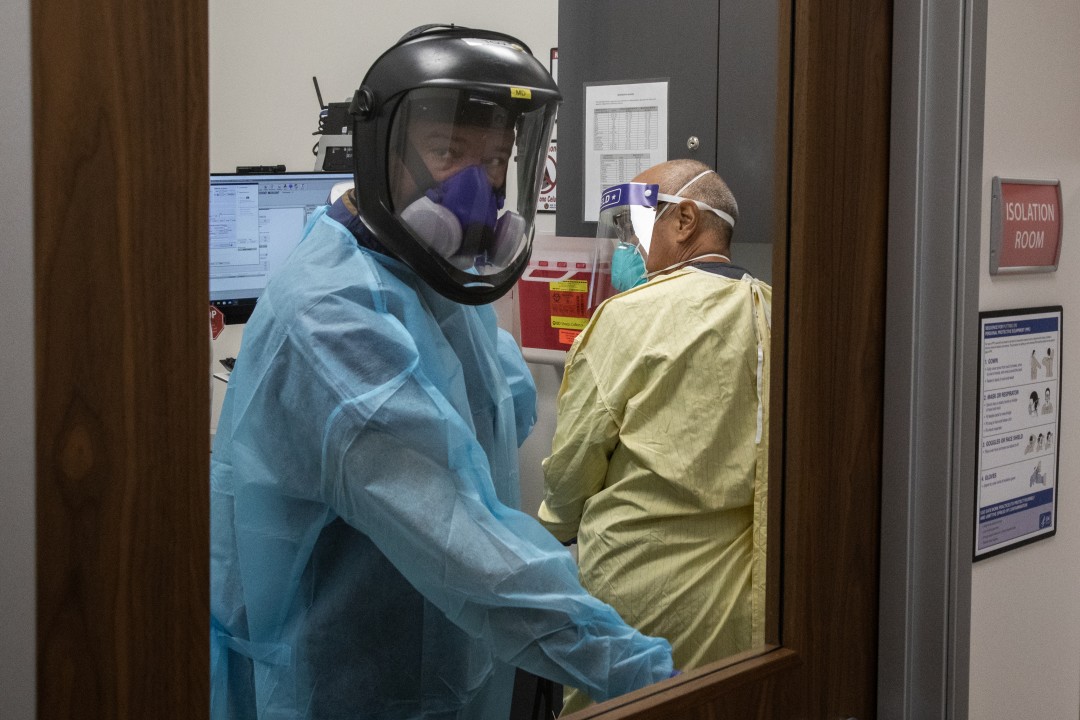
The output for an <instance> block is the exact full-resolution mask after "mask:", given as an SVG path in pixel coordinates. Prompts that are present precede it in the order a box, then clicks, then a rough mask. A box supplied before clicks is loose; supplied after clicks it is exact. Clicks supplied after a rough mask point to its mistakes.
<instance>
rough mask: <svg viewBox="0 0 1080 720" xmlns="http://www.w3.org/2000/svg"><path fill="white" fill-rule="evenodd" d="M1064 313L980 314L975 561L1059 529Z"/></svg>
mask: <svg viewBox="0 0 1080 720" xmlns="http://www.w3.org/2000/svg"><path fill="white" fill-rule="evenodd" d="M1061 331H1062V309H1061V307H1060V306H1058V307H1049V308H1031V309H1025V310H1007V311H994V312H984V313H980V314H979V344H980V353H979V359H980V369H979V459H978V483H977V486H976V490H975V492H976V503H975V555H974V559H975V560H979V559H981V558H985V557H989V556H990V555H994V554H997V553H999V552H1003V551H1005V550H1008V549H1011V548H1014V547H1017V546H1019V545H1023V544H1026V543H1029V542H1032V541H1035V540H1040V539H1042V538H1045V537H1049V536H1051V535H1053V534H1054V533H1055V532H1056V531H1057V488H1058V484H1057V481H1058V478H1057V475H1058V447H1059V445H1060V444H1061V433H1060V420H1059V419H1060V417H1061V414H1060V412H1061V408H1060V403H1061Z"/></svg>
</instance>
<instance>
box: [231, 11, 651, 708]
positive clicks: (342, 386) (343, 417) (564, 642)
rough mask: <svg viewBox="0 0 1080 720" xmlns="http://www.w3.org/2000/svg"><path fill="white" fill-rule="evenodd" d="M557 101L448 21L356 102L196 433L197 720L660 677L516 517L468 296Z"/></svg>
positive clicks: (507, 43)
mask: <svg viewBox="0 0 1080 720" xmlns="http://www.w3.org/2000/svg"><path fill="white" fill-rule="evenodd" d="M559 100H560V96H559V93H558V90H557V89H556V86H555V84H554V82H553V81H552V79H551V76H550V75H549V74H548V73H547V71H546V70H545V69H544V67H543V66H542V65H541V64H540V63H539V62H538V61H537V60H536V59H535V58H534V57H533V56H532V55H531V54H530V52H529V50H528V48H527V47H525V46H524V45H523V44H522V43H521V42H520V41H519V40H516V39H515V38H513V37H509V36H506V35H502V34H499V33H493V32H487V31H479V30H469V29H465V28H460V27H456V28H455V27H448V26H426V27H424V28H417V29H416V30H414V31H412V32H410V33H409V34H408V35H406V36H405V37H404V38H402V39H401V40H400V41H399V42H398V43H397V44H396V45H395V46H394V47H392V48H391V49H389V50H388V51H387V52H385V53H384V54H383V55H382V56H381V57H380V58H379V59H378V60H377V61H376V62H375V64H374V65H373V66H372V67H371V69H370V70H369V71H368V74H367V76H366V77H365V79H364V82H363V85H362V86H361V87H360V88H359V89H358V90H357V92H356V94H355V96H354V99H353V102H352V107H351V114H352V118H353V137H354V141H353V142H354V145H353V154H354V158H355V164H356V172H355V179H356V189H355V192H352V193H349V194H346V195H345V196H344V197H343V198H341V199H340V200H338V201H337V202H336V203H335V204H333V205H332V206H330V207H328V208H324V209H322V210H320V211H318V212H316V213H315V214H314V215H313V217H312V218H311V220H310V222H309V223H308V226H307V228H306V230H305V232H304V238H303V240H302V241H301V243H300V244H299V246H298V247H297V249H296V250H295V251H294V253H293V255H292V257H291V258H290V259H289V261H288V262H287V264H286V267H285V268H284V269H283V270H282V271H280V272H279V273H278V274H276V275H275V276H274V277H273V278H272V279H271V281H270V283H269V286H268V288H267V290H266V292H265V294H264V295H263V296H262V298H261V299H260V300H259V303H258V306H257V308H256V310H255V313H254V314H253V315H252V318H251V321H250V322H249V323H248V325H247V328H246V329H245V333H244V340H243V346H242V347H241V350H240V352H239V354H238V358H237V362H236V366H235V369H234V372H233V374H232V377H231V380H230V382H229V389H228V392H227V393H226V397H225V403H224V407H223V409H222V414H221V419H220V424H219V426H218V432H217V437H216V438H215V444H214V451H213V455H212V472H211V518H212V531H211V616H212V617H211V654H212V656H211V706H212V717H213V718H259V719H260V720H268V719H271V718H273V719H275V720H276V719H278V718H311V719H321V718H349V719H350V720H354V719H360V718H380V719H386V720H391V719H392V720H406V719H408V718H440V719H442V718H463V719H469V720H472V719H486V718H491V719H492V720H503V719H504V718H506V716H507V714H508V710H509V704H510V696H511V690H512V679H513V672H514V670H513V668H514V666H518V667H521V668H524V669H526V670H528V671H530V672H532V673H534V674H536V675H539V676H543V677H547V678H550V679H552V680H554V681H556V682H559V683H562V684H564V685H569V686H573V687H579V688H582V689H584V690H585V691H586V692H588V694H589V695H590V696H592V697H594V698H596V699H600V700H602V699H605V698H610V697H613V696H616V695H619V694H622V693H625V692H628V691H631V690H635V689H637V688H640V687H643V686H645V685H648V684H651V683H653V682H656V681H658V680H661V679H664V678H667V677H669V676H670V675H671V674H672V664H671V650H670V646H669V645H668V643H667V642H666V641H665V640H662V639H657V638H650V637H646V636H643V635H641V634H640V633H638V632H637V631H636V630H634V629H632V628H630V627H629V626H628V625H626V624H625V623H624V622H623V621H622V620H621V619H620V617H619V616H618V614H617V613H616V612H615V611H614V610H613V609H612V608H611V607H609V606H607V605H605V604H603V603H601V602H600V601H598V600H596V599H594V598H593V597H591V596H589V595H588V594H587V593H586V592H585V591H584V590H583V589H582V587H581V585H580V584H579V583H578V579H577V569H576V568H575V566H574V563H573V561H572V560H571V558H570V556H569V555H568V553H567V551H566V550H565V548H563V547H562V546H561V545H560V544H559V543H558V541H556V540H555V539H554V538H553V537H552V536H551V535H550V534H549V533H548V532H547V531H546V530H544V529H543V528H542V527H541V526H540V525H539V524H537V523H536V522H535V521H534V520H533V519H532V518H531V517H529V516H527V515H525V514H522V513H521V512H519V511H518V509H517V507H518V496H519V490H518V472H517V446H518V445H519V444H520V443H521V442H522V441H523V440H524V438H525V436H526V435H527V433H528V432H529V430H530V429H531V426H532V423H533V421H534V419H535V389H534V387H533V385H532V381H531V378H530V376H529V373H528V371H527V369H526V367H525V365H524V363H523V361H522V358H521V354H520V352H519V351H518V349H517V347H516V346H515V345H514V343H513V341H512V339H511V338H510V337H509V336H508V335H507V334H506V333H505V332H503V331H501V330H498V329H497V328H496V324H495V314H494V312H493V311H492V309H491V308H490V307H489V306H488V305H487V303H490V302H491V301H493V300H495V299H496V298H498V297H500V296H501V295H503V294H504V293H505V292H507V291H508V290H509V289H510V288H511V286H512V285H513V283H514V282H515V281H516V279H517V278H518V276H519V275H520V274H521V272H522V270H523V269H524V267H525V264H526V263H527V261H528V258H529V254H530V252H531V238H532V229H533V228H532V225H533V217H534V213H535V208H536V199H537V195H538V189H539V187H540V185H539V183H540V180H541V177H542V173H543V164H544V163H543V160H544V157H545V153H546V150H547V146H548V139H549V137H550V133H551V128H552V123H553V120H554V115H555V109H556V106H557V104H558V102H559ZM512 159H513V160H514V162H511V160H512Z"/></svg>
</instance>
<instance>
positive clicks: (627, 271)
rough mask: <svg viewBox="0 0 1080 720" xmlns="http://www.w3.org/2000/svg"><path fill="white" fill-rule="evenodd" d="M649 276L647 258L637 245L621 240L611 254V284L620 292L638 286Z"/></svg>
mask: <svg viewBox="0 0 1080 720" xmlns="http://www.w3.org/2000/svg"><path fill="white" fill-rule="evenodd" d="M647 279H648V278H647V277H646V275H645V258H643V257H641V253H640V252H639V251H638V249H637V246H636V245H631V244H630V243H627V242H620V243H619V244H618V245H616V246H615V250H614V252H613V254H612V256H611V284H612V286H613V287H614V288H615V289H616V290H618V291H619V292H623V291H625V290H630V289H632V288H636V287H637V286H638V285H642V284H644V283H645V281H646V280H647Z"/></svg>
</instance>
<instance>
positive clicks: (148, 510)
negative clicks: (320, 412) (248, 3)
mask: <svg viewBox="0 0 1080 720" xmlns="http://www.w3.org/2000/svg"><path fill="white" fill-rule="evenodd" d="M661 14H662V11H661ZM781 15H782V17H783V19H784V22H785V23H787V24H786V25H784V26H783V27H784V28H785V32H787V31H788V29H789V30H790V37H791V42H790V55H789V56H788V57H787V58H786V61H788V65H789V66H790V68H791V72H790V74H789V75H785V77H786V78H787V80H786V81H785V82H783V83H781V88H782V92H781V99H782V105H783V106H784V108H785V109H786V110H787V113H786V114H787V115H788V117H789V118H790V122H789V123H788V124H787V125H786V130H787V133H786V138H785V142H784V143H783V144H782V145H781V146H782V147H785V148H788V162H787V167H788V168H789V172H788V173H787V174H785V175H784V177H785V178H786V181H787V187H786V189H785V192H784V193H783V197H785V198H786V207H785V208H784V212H783V213H782V214H783V222H782V223H781V227H784V228H785V232H784V234H783V237H782V238H780V239H778V242H777V243H776V247H777V251H776V256H775V260H774V272H773V277H774V285H775V287H776V294H775V296H774V341H775V342H776V348H775V349H774V358H775V360H774V371H775V376H774V378H773V381H774V386H773V387H774V388H776V390H775V391H774V393H773V396H774V398H777V402H778V403H780V405H778V406H777V407H776V408H774V414H773V418H774V420H773V423H772V425H773V429H774V432H775V433H776V435H775V436H774V439H773V443H772V447H773V449H774V462H773V465H772V467H773V468H779V469H780V471H779V472H776V471H774V472H773V473H772V475H773V477H774V478H776V479H777V482H776V484H775V486H774V488H773V492H772V494H771V497H772V498H773V499H774V502H773V503H772V504H771V509H772V511H773V514H774V523H775V524H774V525H773V528H772V530H773V532H772V537H773V538H776V537H780V540H781V542H780V543H773V544H772V545H771V549H772V550H774V554H773V556H772V558H771V560H772V562H771V563H770V566H771V568H772V571H773V578H772V588H773V590H774V592H773V594H772V597H773V598H774V600H775V605H774V608H773V612H772V616H771V621H772V622H771V626H772V631H771V639H772V641H773V642H772V645H771V647H770V648H769V649H768V650H767V651H766V652H765V653H760V654H756V655H751V656H744V657H742V658H735V659H734V660H732V661H729V662H727V663H724V664H719V665H716V666H712V667H708V668H702V669H700V670H695V671H692V672H689V673H687V674H686V675H684V676H681V677H679V678H676V679H675V680H672V681H669V682H667V683H664V684H662V685H660V686H658V687H655V688H647V689H645V690H642V691H639V692H638V693H635V694H632V695H630V696H626V697H625V698H619V699H616V700H614V701H611V702H609V703H606V704H603V705H598V706H596V707H594V708H591V709H590V710H588V711H586V712H584V713H581V714H579V715H578V716H577V717H579V718H585V717H603V718H673V717H693V718H739V719H740V720H742V719H744V718H811V719H813V720H817V719H818V718H821V719H827V720H831V719H832V718H846V717H856V718H870V717H873V715H874V702H875V701H874V692H875V669H876V655H877V652H876V625H877V622H876V617H877V567H878V564H877V538H878V523H879V518H878V496H879V478H880V470H879V458H880V450H881V399H882V348H883V315H884V313H883V309H884V308H883V305H884V289H883V287H884V267H885V229H886V217H885V215H886V191H887V175H888V172H887V170H888V137H889V131H888V117H889V69H890V55H889V53H890V43H889V38H890V32H891V4H890V3H889V2H888V1H887V0H867V1H866V2H861V3H850V2H841V1H840V0H818V1H816V2H814V3H809V2H797V1H796V0H790V5H786V6H784V12H782V13H781ZM206 20H207V6H206V3H199V2H195V3H187V2H183V1H182V0H157V1H156V2H154V3H137V2H133V1H132V0H87V1H86V2H83V3H80V4H78V5H77V6H72V5H71V4H70V3H62V2H59V0H34V3H33V26H32V35H33V64H34V138H35V155H34V157H35V200H34V202H35V224H36V228H35V237H36V240H35V283H36V291H35V312H36V319H37V323H38V330H37V337H36V350H35V351H36V358H37V361H36V370H37V373H36V374H37V378H38V380H37V391H36V392H37V413H36V428H37V526H38V532H37V545H38V560H37V573H38V580H37V587H38V593H37V597H38V617H37V627H38V630H37V634H38V659H37V670H38V673H37V683H38V689H37V696H38V707H39V710H38V716H39V717H41V718H57V717H64V718H106V717H110V718H112V717H146V718H150V717H152V718H173V717H175V718H185V719H187V718H197V717H203V716H204V713H205V711H206V708H207V707H208V705H209V702H208V700H209V699H208V692H209V691H208V652H207V648H206V642H207V607H208V588H207V582H208V577H207V559H208V548H207V533H208V530H207V528H208V501H207V482H206V477H207V472H208V467H207V466H208V462H207V460H208V449H209V448H208V437H207V433H206V428H207V420H208V417H209V396H208V393H203V392H201V391H200V390H201V388H203V387H204V386H205V385H206V363H207V357H208V352H207V346H206V343H207V329H206V316H205V314H204V313H205V312H206V298H207V289H206V282H207V280H206V267H207V245H206V212H207V208H206V203H207V196H208V193H207V188H206V184H207V177H208V163H207V156H208V155H207V149H208V140H207V126H206V123H207V35H206V33H207V28H206ZM781 418H782V421H780V419H781Z"/></svg>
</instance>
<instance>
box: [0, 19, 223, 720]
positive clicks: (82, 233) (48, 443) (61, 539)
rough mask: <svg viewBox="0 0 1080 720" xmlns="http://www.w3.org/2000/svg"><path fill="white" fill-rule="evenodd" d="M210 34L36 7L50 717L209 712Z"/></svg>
mask: <svg viewBox="0 0 1080 720" xmlns="http://www.w3.org/2000/svg"><path fill="white" fill-rule="evenodd" d="M206 21H207V5H206V3H205V2H203V3H199V2H187V0H153V2H142V1H141V0H84V1H82V2H78V3H70V2H63V1H62V0H33V3H32V10H31V36H32V37H31V45H32V62H33V98H34V109H33V118H34V119H33V123H34V205H35V208H34V225H35V228H34V236H35V240H34V255H35V260H34V281H35V298H34V301H35V319H36V333H35V334H36V338H35V356H36V362H35V366H36V373H35V375H36V378H37V380H36V388H35V392H36V402H37V411H36V431H37V441H36V442H37V450H36V457H37V488H36V506H37V508H36V515H37V651H38V655H37V706H38V711H37V713H38V717H39V718H42V719H43V720H53V719H55V718H65V719H66V720H67V719H71V720H78V719H81V718H147V719H149V718H154V719H155V720H167V719H169V718H176V720H181V719H183V720H189V718H192V717H199V715H200V714H204V713H205V712H206V708H207V707H209V694H208V693H209V652H208V650H207V642H208V636H209V624H208V623H209V621H208V618H207V608H208V607H209V592H208V566H209V537H208V535H209V531H208V528H209V519H208V513H209V485H208V483H207V473H208V470H209V433H208V431H207V429H208V419H209V386H208V378H207V365H208V358H209V348H208V343H209V337H208V334H209V333H208V325H207V323H208V319H207V318H208V316H207V313H208V300H207V298H208V293H207V270H206V269H207V263H208V260H207V254H208V244H207V242H206V233H207V229H206V228H207V225H206V218H207V211H208V210H207V203H208V197H209V188H208V184H209V161H208V152H207V148H208V139H207V109H208V103H207V97H208V89H207V26H206ZM0 582H3V580H0ZM29 661H30V659H29V658H28V662H29Z"/></svg>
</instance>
